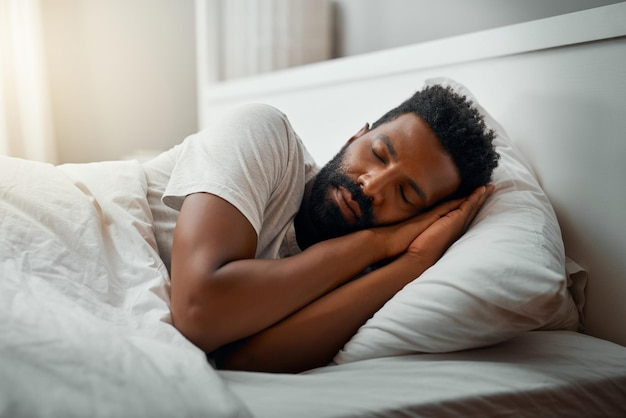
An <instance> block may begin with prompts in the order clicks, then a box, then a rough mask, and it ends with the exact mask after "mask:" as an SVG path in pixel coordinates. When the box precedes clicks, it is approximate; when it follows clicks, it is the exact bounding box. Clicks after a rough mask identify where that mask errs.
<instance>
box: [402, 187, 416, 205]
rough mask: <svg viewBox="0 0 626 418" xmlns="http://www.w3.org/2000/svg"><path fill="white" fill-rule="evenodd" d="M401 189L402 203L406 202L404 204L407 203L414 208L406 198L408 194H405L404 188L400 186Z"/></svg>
mask: <svg viewBox="0 0 626 418" xmlns="http://www.w3.org/2000/svg"><path fill="white" fill-rule="evenodd" d="M399 187H400V197H401V198H402V201H404V203H406V204H407V205H410V206H412V205H413V204H412V203H411V202H410V201H409V199H408V198H407V197H406V194H405V193H404V187H402V186H399Z"/></svg>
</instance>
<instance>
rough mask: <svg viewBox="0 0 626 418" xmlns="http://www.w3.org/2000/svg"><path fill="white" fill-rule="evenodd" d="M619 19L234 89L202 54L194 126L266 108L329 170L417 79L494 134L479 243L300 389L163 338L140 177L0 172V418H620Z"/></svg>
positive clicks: (463, 41) (358, 60) (434, 271)
mask: <svg viewBox="0 0 626 418" xmlns="http://www.w3.org/2000/svg"><path fill="white" fill-rule="evenodd" d="M199 10H200V11H202V8H199ZM624 22H626V4H625V3H619V4H614V5H611V6H605V7H601V8H596V9H590V10H586V11H583V12H578V13H572V14H568V15H562V16H556V17H551V18H548V19H542V20H538V21H533V22H527V23H522V24H518V25H513V26H508V27H503V28H497V29H493V30H488V31H484V32H478V33H473V34H469V35H465V36H460V37H453V38H449V39H443V40H438V41H432V42H428V43H424V44H418V45H412V46H408V47H402V48H397V49H393V50H388V51H381V52H376V53H371V54H366V55H362V56H356V57H351V58H344V59H337V60H333V61H329V62H324V63H319V64H312V65H308V66H303V67H298V68H294V69H289V70H283V71H279V72H276V73H271V74H266V75H261V76H258V77H253V78H248V79H242V80H239V81H231V82H227V83H215V82H214V81H213V80H212V79H211V76H210V74H208V73H204V72H203V71H204V70H206V68H207V65H206V64H207V63H206V58H207V54H206V53H205V52H203V51H204V49H203V43H202V40H201V39H199V42H198V62H199V67H198V68H199V75H198V77H199V87H198V89H199V90H198V93H199V109H200V115H199V116H200V120H201V123H202V125H203V126H205V125H206V124H207V123H209V122H210V121H211V120H212V119H213V118H219V115H220V114H221V112H223V111H225V110H227V109H228V108H230V107H232V106H236V105H239V104H242V103H248V102H263V103H268V104H270V105H273V106H276V107H277V108H279V109H281V110H282V111H283V112H284V113H286V114H287V115H288V117H289V118H290V120H291V122H292V124H293V126H294V128H295V129H296V131H297V132H298V133H299V135H300V136H301V138H302V139H303V141H304V142H305V144H306V145H307V147H308V148H309V150H310V151H311V153H312V154H313V155H314V157H315V158H316V159H317V160H318V162H319V163H323V162H325V161H326V160H328V159H329V158H330V157H332V155H333V153H334V152H335V151H336V150H337V149H338V146H339V145H340V144H341V143H342V141H345V140H346V139H347V138H348V137H349V136H350V135H352V134H353V133H354V132H353V131H355V130H356V129H358V128H359V127H360V126H362V125H363V123H364V122H366V121H369V122H372V121H373V120H374V119H376V118H377V117H378V116H380V114H382V113H383V112H384V111H385V110H387V108H389V107H392V106H394V105H396V104H397V103H399V102H400V101H401V100H403V99H405V98H406V97H408V95H410V94H411V93H412V92H414V91H415V90H417V89H419V88H421V87H422V86H423V85H425V84H433V83H438V84H445V85H448V86H450V87H451V88H454V89H457V90H458V91H459V92H462V93H463V94H466V95H468V96H470V97H471V98H472V99H473V100H474V101H475V103H476V104H477V106H480V108H481V111H483V112H484V114H485V115H486V118H487V121H488V124H489V125H490V126H491V127H492V128H493V129H494V130H496V132H497V134H498V139H497V146H498V150H499V151H500V153H501V155H502V158H501V161H500V166H499V168H498V171H497V172H496V173H495V174H494V183H495V184H496V186H497V190H496V192H494V195H492V196H491V197H490V200H489V201H488V202H487V203H486V204H485V206H484V207H483V209H482V210H481V213H479V215H478V216H477V218H476V219H475V220H474V223H473V224H472V226H471V227H470V229H469V230H468V232H467V233H466V234H465V235H464V236H463V237H462V238H461V239H460V240H459V241H457V243H455V244H454V245H453V246H452V247H451V248H450V249H449V250H448V252H447V253H446V254H445V255H444V257H442V259H441V260H440V262H438V263H437V264H436V265H435V266H433V267H432V268H431V269H429V270H428V271H427V272H425V273H424V275H423V276H422V277H420V279H419V280H416V281H415V282H413V283H411V284H410V285H408V286H407V287H406V288H404V289H403V290H402V291H401V292H399V293H398V294H397V295H396V296H395V297H394V298H393V299H392V300H390V301H389V303H388V304H386V305H385V306H384V307H383V308H382V309H381V310H380V311H379V312H378V313H377V314H376V315H374V316H373V317H372V318H371V319H370V320H369V321H368V322H367V323H366V324H365V325H364V326H363V327H362V328H361V329H360V330H359V331H358V332H357V334H356V335H355V336H354V337H353V338H352V339H351V340H350V341H349V342H348V343H347V344H346V346H345V347H344V348H343V349H342V350H341V351H340V352H339V353H337V355H336V357H335V359H334V361H333V363H332V364H329V365H328V366H325V367H321V368H317V369H313V370H309V371H306V372H304V373H300V374H270V373H252V372H235V371H217V370H215V369H214V368H213V367H211V365H210V364H209V362H207V359H206V356H205V355H204V353H202V352H201V351H200V350H198V349H197V348H195V347H194V346H193V345H192V344H190V343H189V342H188V341H187V340H186V339H185V338H183V337H182V335H181V334H180V333H178V332H177V331H176V329H175V328H174V327H173V326H172V325H171V318H170V314H169V309H168V301H169V291H168V290H169V277H168V274H167V270H166V269H165V267H164V265H163V263H162V262H161V260H160V258H159V256H158V252H157V247H156V243H155V239H154V235H153V233H152V229H151V217H152V215H151V213H150V209H149V207H148V206H147V202H146V198H145V193H146V181H145V176H144V174H143V169H142V166H141V164H140V163H138V162H136V161H107V162H97V163H90V164H65V165H61V166H52V165H49V164H43V163H38V162H33V161H25V160H19V159H14V158H9V157H0V231H1V232H0V236H2V239H1V240H0V272H1V279H0V389H1V390H0V416H2V417H86V416H90V417H91V416H93V417H105V416H125V417H126V416H127V417H143V416H146V417H160V416H163V417H169V416H180V417H187V416H189V417H192V416H193V417H195V416H210V417H214V416H215V417H218V416H219V417H221V416H224V417H227V416H233V417H248V416H254V417H309V416H310V417H406V416H416V417H417V416H437V417H446V416H455V417H456V416H484V417H496V416H497V417H502V416H515V417H520V416H529V417H531V416H532V417H536V416H609V417H621V416H626V347H625V345H626V327H624V319H626V307H625V305H624V304H623V303H622V299H623V296H624V295H626V280H624V271H626V257H624V256H625V253H624V249H625V248H626V222H624V215H623V213H624V211H623V207H624V204H625V203H626V200H625V198H624V194H623V193H622V190H623V180H624V179H626V169H625V168H624V164H623V163H622V161H621V158H622V157H623V156H624V155H626V141H625V140H624V136H625V135H626V118H624V111H625V110H626V72H625V70H624V68H625V67H626V25H625V24H624ZM198 24H199V25H200V27H202V24H203V17H202V15H201V14H199V16H198ZM199 33H202V30H200V31H199ZM209 55H210V54H209ZM312 109H313V110H314V111H311V110H312Z"/></svg>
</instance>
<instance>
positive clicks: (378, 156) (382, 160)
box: [370, 147, 386, 163]
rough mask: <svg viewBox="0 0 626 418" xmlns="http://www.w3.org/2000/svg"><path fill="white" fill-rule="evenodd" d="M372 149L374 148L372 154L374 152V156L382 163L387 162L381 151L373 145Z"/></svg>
mask: <svg viewBox="0 0 626 418" xmlns="http://www.w3.org/2000/svg"><path fill="white" fill-rule="evenodd" d="M370 149H371V150H372V154H374V157H376V159H377V160H378V161H380V162H381V163H386V161H385V159H384V158H383V157H382V156H381V155H380V154H379V153H377V152H376V150H375V149H374V148H373V147H372V148H370Z"/></svg>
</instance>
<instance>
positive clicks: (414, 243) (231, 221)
mask: <svg viewBox="0 0 626 418" xmlns="http://www.w3.org/2000/svg"><path fill="white" fill-rule="evenodd" d="M322 123H323V122H322ZM493 136H494V133H493V131H491V130H488V129H487V128H486V126H485V123H484V121H483V118H482V116H481V115H480V114H479V113H478V112H477V111H476V109H475V108H474V107H472V105H471V103H470V102H468V101H467V100H466V99H465V98H464V97H461V96H459V95H457V94H456V93H454V92H453V91H452V90H450V89H447V88H443V87H441V86H431V87H427V88H425V89H424V90H422V91H419V92H417V93H415V94H414V95H413V96H412V97H411V98H409V99H408V100H406V101H405V102H403V103H402V104H401V105H400V106H398V107H397V108H394V109H393V110H391V111H389V112H388V113H387V114H385V115H383V116H382V118H381V119H379V120H378V121H377V122H376V123H374V124H373V125H372V127H371V128H370V127H369V126H368V125H367V124H366V125H365V126H364V127H363V128H361V129H360V130H359V131H358V132H357V133H356V134H355V135H354V136H353V137H351V138H350V139H348V141H347V143H346V144H345V145H344V146H343V148H342V149H341V151H340V152H339V153H338V154H337V156H336V157H334V158H333V159H332V160H331V161H330V162H329V163H328V164H327V165H325V166H324V167H323V168H321V169H319V170H318V168H317V167H316V165H315V163H314V162H313V160H312V158H311V157H310V155H309V154H308V153H307V151H306V149H305V148H304V146H303V144H302V143H301V141H300V139H299V138H298V136H297V134H296V133H295V132H294V131H293V129H292V128H291V126H290V124H289V121H288V120H287V118H286V117H285V115H283V114H282V113H281V112H280V111H278V110H276V109H274V108H272V107H270V106H266V105H248V106H244V107H241V108H239V109H237V110H235V111H232V112H229V113H228V114H227V115H226V116H225V117H224V118H222V119H220V121H219V122H217V123H215V124H213V125H212V126H210V127H209V128H208V129H206V130H204V131H203V132H201V133H199V134H196V135H194V136H191V137H189V138H187V139H186V140H185V141H184V142H183V143H182V144H180V145H178V146H176V147H174V148H172V149H171V150H169V151H167V152H165V153H164V154H162V155H160V156H159V157H157V158H155V159H154V160H151V161H149V162H147V163H146V164H145V166H144V168H145V171H146V174H147V178H148V188H149V191H148V199H149V203H150V206H151V209H152V212H153V216H154V230H155V234H156V237H157V243H158V246H159V252H160V254H161V257H162V258H163V260H164V262H165V264H166V266H167V267H168V269H169V271H170V275H171V312H172V318H173V323H174V325H175V327H176V328H177V329H178V330H179V331H180V332H181V333H182V334H183V335H184V336H185V337H186V338H188V339H189V340H190V341H191V342H193V343H194V344H195V345H197V346H198V347H200V348H201V349H202V350H204V351H205V352H206V353H209V354H210V355H211V357H212V358H213V359H214V360H215V363H216V365H217V366H218V367H220V368H227V369H243V370H259V371H275V372H299V371H303V370H307V369H310V368H313V367H318V366H323V365H326V364H328V363H329V362H330V361H331V360H332V358H333V356H334V355H335V354H336V353H337V352H338V351H339V350H340V349H341V348H342V347H343V345H344V344H345V343H346V342H347V341H348V340H349V339H350V338H351V336H352V335H354V334H355V333H356V332H357V330H358V329H359V327H360V326H361V325H363V324H364V323H365V322H366V321H367V320H368V319H369V318H370V317H371V316H372V315H373V314H374V313H375V312H376V311H377V310H379V309H380V308H381V307H382V306H383V304H384V303H385V302H386V301H387V300H389V299H390V298H391V297H392V296H393V295H394V294H395V293H396V292H398V291H399V290H400V289H402V287H404V286H405V285H406V284H408V283H409V282H411V281H412V280H414V279H416V278H417V277H419V276H420V275H421V274H422V272H424V271H425V270H426V269H428V268H429V267H430V266H432V265H433V264H434V263H435V262H436V261H437V260H438V259H439V258H440V257H441V255H442V254H443V252H444V251H445V250H446V249H447V248H448V246H449V245H450V244H452V243H453V242H454V241H455V240H456V239H457V238H458V237H459V236H460V235H461V234H462V233H463V232H464V230H465V229H466V227H467V226H468V225H469V223H470V222H471V221H472V219H473V218H474V216H475V215H476V213H477V212H478V210H479V209H480V207H481V206H482V204H483V202H484V201H485V199H486V198H487V197H488V195H489V194H490V193H491V191H492V186H491V185H489V182H490V179H491V173H492V171H493V169H494V168H495V167H496V165H497V161H498V155H497V153H496V152H495V150H494V146H493V144H492V140H493ZM372 265H378V268H376V269H371V268H368V267H370V266H372ZM355 277H358V278H356V279H355Z"/></svg>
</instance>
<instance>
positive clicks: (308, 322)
mask: <svg viewBox="0 0 626 418" xmlns="http://www.w3.org/2000/svg"><path fill="white" fill-rule="evenodd" d="M492 190H493V188H492V187H491V186H490V187H488V188H486V189H482V188H481V189H478V190H477V191H476V192H474V193H473V194H472V195H471V196H470V197H469V198H468V199H467V200H466V201H465V202H464V203H463V204H461V206H460V207H459V208H458V209H457V210H454V211H452V212H450V213H449V214H447V215H446V216H444V217H442V218H441V219H439V220H438V221H437V222H435V223H434V224H433V225H432V226H430V227H429V228H428V229H426V230H425V231H424V232H423V233H422V234H420V235H419V236H418V237H417V238H416V239H415V240H414V241H413V242H412V243H411V245H410V246H409V248H408V249H407V251H406V252H405V253H404V254H402V255H401V256H400V257H398V258H397V259H395V260H394V261H393V262H391V263H389V264H387V265H386V266H384V267H382V268H380V269H378V270H374V271H373V272H371V273H369V274H367V275H365V276H364V277H361V278H359V279H358V280H354V281H351V282H349V283H347V284H345V285H343V286H341V287H339V288H337V289H336V290H334V291H332V292H331V293H329V294H327V295H325V296H323V297H321V298H319V299H317V300H316V301H314V302H313V303H311V304H310V305H308V306H306V307H304V308H303V309H301V310H300V311H298V312H296V313H295V314H293V315H292V316H290V317H289V318H287V319H285V320H283V321H282V322H280V323H278V324H277V325H275V326H272V327H270V328H268V329H267V330H264V331H262V332H260V333H258V334H256V335H255V336H252V337H250V338H248V339H245V340H243V341H241V342H238V343H235V344H233V345H232V346H227V347H224V348H223V349H220V350H218V352H217V353H216V362H217V366H218V367H220V368H227V369H240V370H256V371H271V372H300V371H304V370H308V369H311V368H314V367H319V366H323V365H326V364H328V363H329V362H330V361H331V360H332V358H333V357H334V355H335V354H336V353H337V352H338V351H339V350H340V349H341V348H342V347H343V346H344V345H345V343H346V342H347V341H348V340H349V339H350V338H351V337H352V335H354V334H355V333H356V332H357V330H358V329H359V327H360V326H361V325H363V324H364V323H365V322H366V321H367V320H368V319H369V318H370V317H371V316H372V315H373V314H374V313H375V312H376V311H377V310H378V309H380V308H381V307H382V306H383V305H384V303H385V302H387V300H389V299H390V298H391V297H392V296H393V295H394V294H395V293H396V292H398V291H399V290H400V289H402V287H404V286H405V285H406V284H408V283H409V282H411V281H412V280H414V279H415V278H416V277H419V276H420V275H421V274H422V273H423V272H424V271H425V270H426V269H428V268H429V267H430V266H431V265H433V264H434V263H435V262H436V261H437V260H438V259H439V258H440V257H441V255H442V254H443V252H444V251H445V250H446V249H447V248H448V246H449V245H450V244H451V243H452V242H454V241H455V240H456V239H457V238H458V237H459V236H460V235H461V234H462V233H463V231H464V230H465V229H466V228H467V226H468V225H469V223H470V222H471V220H472V219H473V218H474V216H475V215H476V213H477V212H478V210H479V209H480V207H481V206H482V204H483V203H484V201H485V199H486V198H487V196H488V195H489V194H490V193H491V191H492Z"/></svg>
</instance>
